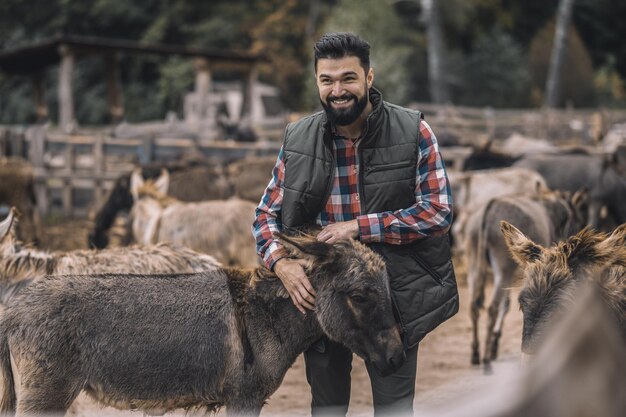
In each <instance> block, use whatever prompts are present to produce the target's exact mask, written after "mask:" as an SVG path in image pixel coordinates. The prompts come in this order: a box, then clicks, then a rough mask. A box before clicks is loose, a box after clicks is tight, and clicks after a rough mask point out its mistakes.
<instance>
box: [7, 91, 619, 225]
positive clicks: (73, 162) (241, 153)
mask: <svg viewBox="0 0 626 417" xmlns="http://www.w3.org/2000/svg"><path fill="white" fill-rule="evenodd" d="M411 107H414V108H418V109H420V110H421V111H423V112H424V113H425V114H426V119H427V120H428V121H429V122H430V124H431V126H432V127H433V129H434V131H435V132H436V134H437V136H440V137H443V136H444V135H446V134H447V135H452V136H457V137H458V139H459V140H460V141H461V144H463V145H468V144H480V143H481V142H483V141H484V140H486V139H492V140H499V139H504V138H506V137H508V136H509V135H511V134H512V133H514V132H518V133H521V134H523V135H525V136H528V137H533V138H542V139H549V140H551V141H552V142H555V143H568V144H572V143H577V144H585V145H591V144H593V143H595V141H597V140H598V139H599V138H601V137H602V135H603V134H604V133H606V130H607V129H608V128H609V127H610V126H611V125H613V124H615V123H618V122H622V123H623V122H624V121H626V111H625V110H595V109H594V110H558V111H556V110H550V111H542V110H494V109H488V108H486V109H477V108H468V107H453V106H435V105H432V104H428V103H416V104H413V105H412V106H411ZM282 130H283V129H282V127H277V128H276V129H274V130H273V131H272V132H263V134H261V135H259V136H260V137H261V138H263V139H262V140H261V141H259V142H256V143H236V142H220V141H206V140H202V139H192V138H180V137H163V136H159V135H156V134H154V133H150V134H144V135H138V136H137V137H133V138H120V137H113V136H111V133H110V132H111V129H110V128H109V129H92V130H85V129H81V132H80V133H79V134H72V135H68V134H64V133H62V132H61V131H60V130H58V129H49V128H45V127H43V126H31V127H28V128H24V127H6V126H5V127H2V126H0V156H3V155H13V156H22V157H24V158H26V159H28V160H29V161H30V162H31V163H32V165H33V168H34V174H35V179H36V197H37V204H38V206H39V210H40V212H41V213H42V214H47V213H50V212H61V213H63V214H65V215H77V216H84V215H86V214H87V212H88V210H89V209H91V208H95V207H98V205H99V204H100V202H101V201H102V199H103V198H104V196H105V195H106V193H107V191H108V190H110V189H111V187H112V186H113V183H114V181H115V180H116V179H117V178H118V177H119V176H120V175H121V174H125V173H128V172H130V171H131V170H132V169H133V167H134V166H135V165H136V164H137V163H147V162H153V161H170V160H174V159H176V158H179V157H181V156H183V155H189V154H195V155H203V156H204V157H206V158H211V159H215V160H220V161H224V160H234V159H239V158H243V157H246V156H254V155H257V156H261V155H275V154H277V152H278V148H279V146H280V136H281V135H282ZM442 153H443V156H444V159H446V163H447V164H448V166H450V167H452V168H454V167H456V166H459V165H460V164H461V163H462V161H463V159H464V158H465V157H466V156H467V155H468V154H469V153H470V149H469V148H467V147H454V148H445V149H444V150H443V151H442Z"/></svg>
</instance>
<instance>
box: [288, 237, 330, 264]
mask: <svg viewBox="0 0 626 417" xmlns="http://www.w3.org/2000/svg"><path fill="white" fill-rule="evenodd" d="M276 237H277V238H278V240H280V243H282V244H283V246H284V247H285V249H286V250H287V252H289V254H290V255H291V256H293V257H295V258H298V259H303V260H306V261H309V262H311V263H318V262H320V261H324V260H326V259H328V258H329V257H330V256H331V254H332V253H333V250H334V249H333V246H332V245H329V244H328V243H324V242H319V241H318V240H317V239H316V238H315V237H313V236H306V235H305V236H299V237H295V236H286V235H284V234H282V233H276Z"/></svg>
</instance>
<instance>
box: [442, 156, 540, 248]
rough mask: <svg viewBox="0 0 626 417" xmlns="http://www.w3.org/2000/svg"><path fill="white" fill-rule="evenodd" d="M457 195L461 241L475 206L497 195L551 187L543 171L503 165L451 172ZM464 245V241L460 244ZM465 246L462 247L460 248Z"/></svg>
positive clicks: (456, 231) (457, 233)
mask: <svg viewBox="0 0 626 417" xmlns="http://www.w3.org/2000/svg"><path fill="white" fill-rule="evenodd" d="M449 178H450V184H451V186H452V194H453V196H454V218H455V220H454V224H453V225H452V233H453V234H454V240H455V242H457V243H461V242H463V240H464V236H465V227H466V225H467V220H468V218H469V216H470V215H471V213H472V210H475V208H476V207H480V206H482V205H484V204H486V203H487V202H488V201H489V200H491V199H492V198H494V197H500V196H504V195H512V194H537V193H540V192H545V191H547V190H548V186H547V185H546V181H545V180H544V179H543V177H542V176H541V174H539V173H537V172H535V171H533V170H530V169H523V168H499V169H488V170H480V171H467V172H450V174H449ZM459 246H462V245H459ZM458 249H461V250H462V247H460V248H458Z"/></svg>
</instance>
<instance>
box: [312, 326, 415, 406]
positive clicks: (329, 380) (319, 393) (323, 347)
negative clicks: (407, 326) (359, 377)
mask: <svg viewBox="0 0 626 417" xmlns="http://www.w3.org/2000/svg"><path fill="white" fill-rule="evenodd" d="M304 361H305V364H306V379H307V381H308V382H309V385H310V386H311V395H312V397H313V400H312V401H311V415H312V416H313V417H330V416H345V415H346V413H347V411H348V404H349V402H350V371H352V352H350V350H348V349H347V348H346V347H344V346H343V345H342V344H339V343H335V342H331V341H329V340H328V339H326V338H323V339H320V340H319V341H318V342H316V343H314V344H313V345H312V346H311V347H310V348H309V349H308V350H307V351H306V352H304ZM365 365H366V367H367V372H368V374H369V377H370V381H371V384H372V397H373V400H374V415H375V416H377V417H380V416H412V415H413V397H414V396H415V374H416V372H417V346H415V347H413V348H411V349H409V350H408V351H407V352H406V361H405V362H404V364H403V365H402V366H401V367H400V369H398V370H397V371H396V372H394V373H393V374H391V375H389V376H386V377H383V376H381V375H380V374H379V373H378V371H377V370H376V369H375V368H374V366H373V365H371V364H369V363H367V362H366V364H365Z"/></svg>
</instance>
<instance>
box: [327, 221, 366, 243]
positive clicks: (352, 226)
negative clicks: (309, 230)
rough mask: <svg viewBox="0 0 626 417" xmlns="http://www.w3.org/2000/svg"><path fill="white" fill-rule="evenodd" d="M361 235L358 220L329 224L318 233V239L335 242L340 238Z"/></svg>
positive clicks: (351, 237) (353, 237)
mask: <svg viewBox="0 0 626 417" xmlns="http://www.w3.org/2000/svg"><path fill="white" fill-rule="evenodd" d="M357 237H359V223H358V222H357V221H356V220H350V221H349V222H339V223H332V224H329V225H328V226H326V227H325V228H324V230H322V231H321V232H320V233H319V234H318V235H317V240H319V241H320V242H326V243H330V244H333V243H335V242H338V241H340V240H348V239H356V238H357Z"/></svg>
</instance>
